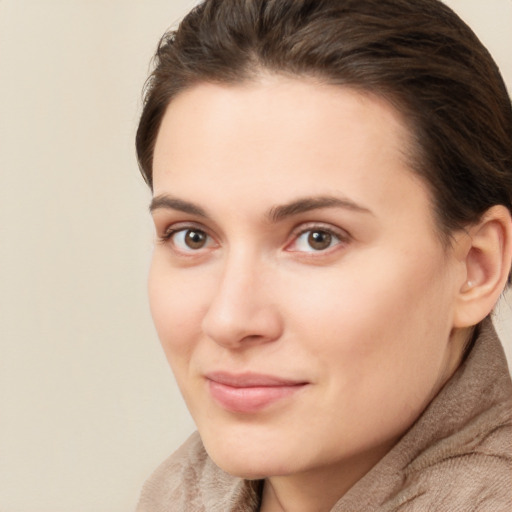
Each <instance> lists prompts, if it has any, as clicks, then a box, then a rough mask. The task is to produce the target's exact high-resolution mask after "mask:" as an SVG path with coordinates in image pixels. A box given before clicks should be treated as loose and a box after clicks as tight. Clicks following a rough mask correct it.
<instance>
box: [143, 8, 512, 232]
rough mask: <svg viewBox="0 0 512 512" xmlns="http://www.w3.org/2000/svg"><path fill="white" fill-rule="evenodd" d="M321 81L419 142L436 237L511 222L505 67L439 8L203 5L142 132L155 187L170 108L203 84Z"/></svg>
mask: <svg viewBox="0 0 512 512" xmlns="http://www.w3.org/2000/svg"><path fill="white" fill-rule="evenodd" d="M261 70H265V71H270V72H274V73H285V74H291V75H294V76H299V77H300V76H314V77H316V78H319V79H320V80H322V81H324V82H325V83H329V84H339V85H343V86H348V87H352V88H355V89H358V90H361V91H365V92H368V93H371V94H374V95H378V96H380V97H383V98H385V99H387V100H388V101H389V102H391V103H392V104H393V105H394V106H395V108H396V109H397V110H398V111H399V112H401V114H402V115H403V116H404V119H406V121H407V123H408V125H409V127H410V128H411V131H412V135H413V137H414V140H415V143H416V144H415V146H416V147H415V148H413V149H414V162H413V165H412V167H413V170H414V171H415V172H417V173H418V174H419V175H420V176H421V177H422V178H423V179H424V180H425V182H426V183H427V184H428V185H429V187H430V190H431V192H432V197H433V203H434V205H433V206H434V210H435V214H436V217H437V221H438V224H439V226H440V228H441V232H442V233H443V234H445V235H449V234H450V233H451V232H452V231H453V230H456V229H461V228H463V227H464V226H466V225H468V224H471V223H474V222H476V221H478V220H479V219H480V217H481V216H482V214H483V213H484V212H485V211H486V210H487V209H488V208H490V207H491V206H493V205H496V204H502V205H505V206H506V207H507V208H508V209H509V210H510V211H512V108H511V102H510V98H509V96H508V93H507V89H506V86H505V84H504V82H503V79H502V77H501V75H500V72H499V70H498V67H497V66H496V64H495V63H494V61H493V59H492V57H491V56H490V54H489V53H488V51H487V50H486V49H485V47H484V46H483V45H482V44H481V42H480V41H479V40H478V38H477V37H476V35H475V34H474V33H473V32H472V30H471V29H470V28H469V27H468V26H467V25H466V24H465V23H464V22H463V21H462V20H461V19H460V18H459V17H458V16H457V15H456V14H455V13H454V12H453V11H452V10H451V9H449V8H448V7H447V6H446V5H444V4H443V3H442V2H440V1H438V0H206V1H204V2H203V3H201V4H200V5H198V6H197V7H195V8H194V9H193V10H192V11H191V12H190V13H189V14H188V15H187V16H186V17H185V18H184V20H183V21H182V22H181V24H180V25H179V27H178V29H177V30H175V31H170V32H168V33H166V34H165V35H164V37H163V38H162V40H161V41H160V44H159V46H158V50H157V52H156V55H155V66H154V71H153V72H152V74H151V76H150V78H149V79H148V82H147V85H146V89H145V101H144V108H143V112H142V116H141V119H140V124H139V128H138V132H137V141H136V145H137V155H138V160H139V165H140V169H141V171H142V174H143V176H144V178H145V180H146V182H147V183H148V185H149V186H150V187H152V159H153V149H154V144H155V140H156V136H157V133H158V130H159V127H160V123H161V120H162V117H163V115H164V113H165V110H166V107H167V105H168V104H169V102H170V101H171V100H172V98H173V97H174V96H175V95H176V94H178V93H179V92H180V91H182V90H184V89H186V88H189V87H191V86H193V85H195V84H197V83H201V82H216V83H226V84H236V83H241V82H244V81H247V80H250V79H251V77H254V76H255V75H257V74H258V72H259V71H261Z"/></svg>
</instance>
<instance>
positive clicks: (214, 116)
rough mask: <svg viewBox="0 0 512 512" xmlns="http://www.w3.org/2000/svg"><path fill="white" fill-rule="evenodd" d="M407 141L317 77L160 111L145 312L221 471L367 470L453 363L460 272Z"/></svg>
mask: <svg viewBox="0 0 512 512" xmlns="http://www.w3.org/2000/svg"><path fill="white" fill-rule="evenodd" d="M408 146H409V143H408V133H407V130H406V128H405V127H404V125H403V123H402V122H401V119H400V117H399V116H398V115H397V114H396V113H395V111H394V110H393V109H392V108H391V107H390V106H389V105H388V104H387V103H385V102H384V101H381V100H378V99H376V98H372V97H369V96H364V95H362V94H359V93H357V92H354V91H352V90H350V89H344V88H341V87H335V86H328V85H320V84H316V83H313V82H312V81H306V80H299V79H296V80H294V79H288V78H282V77H281V78H280V77H266V78H264V79H261V81H259V82H257V83H248V84H245V85H237V86H221V85H208V84H201V85H198V86H195V87H194V88H192V89H189V90H187V91H185V92H183V93H181V94H180V95H178V96H177V97H176V98H175V99H174V100H173V101H172V102H171V104H170V106H169V108H168V110H167V112H166V114H165V117H164V119H163V123H162V126H161V128H160V131H159V134H158V139H157V142H156V147H155V153H154V198H153V203H152V213H153V217H154V222H155V226H156V232H157V237H158V239H159V241H158V242H157V243H156V246H155V249H154V255H153V261H152V267H151V272H150V280H149V294H150V302H151V310H152V315H153V318H154V322H155V325H156V329H157V331H158V334H159V337H160V340H161V342H162V345H163V348H164V351H165V353H166V355H167V358H168V360H169V363H170V365H171V367H172V369H173V371H174V374H175V376H176V379H177V382H178V384H179V387H180V389H181V391H182V393H183V396H184V398H185V400H186V403H187V405H188V408H189V409H190V412H191V414H192V416H193V418H194V420H195V422H196V424H197V427H198V430H199V432H200V434H201V437H202V439H203V442H204V444H205V446H206V449H207V451H208V452H209V454H210V456H211V457H212V458H213V460H214V461H215V462H216V463H217V464H218V465H220V466H221V467H222V468H223V469H225V470H226V471H228V472H231V473H233V474H237V475H240V476H245V477H250V478H259V477H262V476H271V475H289V474H295V473H301V472H308V471H315V470H321V469H322V468H326V467H330V468H334V467H337V466H339V467H340V468H341V467H342V466H343V465H344V464H345V463H348V462H349V461H350V463H352V464H362V466H365V467H366V466H368V467H369V466H371V465H373V464H374V463H375V462H376V461H377V460H378V459H379V458H380V457H381V456H382V455H383V454H384V453H385V451H387V450H388V449H389V448H390V446H391V445H392V444H393V443H394V442H396V440H397V438H398V437H399V436H400V435H401V434H402V433H403V432H404V431H405V430H406V429H407V428H408V427H409V426H410V425H411V423H412V422H413V421H414V420H415V419H416V418H417V417H418V415H419V414H420V413H421V411H422V410H423V409H424V408H425V406H426V405H427V404H428V402H429V401H430V400H431V399H432V397H433V395H434V394H435V393H436V392H437V391H438V390H439V388H440V387H441V385H442V384H443V383H444V382H445V381H446V379H447V378H448V377H449V376H450V374H451V373H452V372H453V371H454V369H455V367H456V365H457V364H458V361H459V356H460V348H459V347H458V345H456V344H455V343H454V341H453V339H452V336H451V334H452V327H453V326H452V318H453V314H454V308H455V299H454V297H455V296H456V293H457V291H458V290H459V288H460V286H461V280H463V277H462V273H463V271H462V263H461V262H460V261H459V260H458V259H457V257H456V256H455V254H454V251H452V250H447V249H445V248H444V247H443V246H442V244H441V243H440V239H439V236H438V233H437V232H436V226H435V224H434V220H433V215H432V209H431V204H430V200H429V193H428V191H427V188H426V187H425V185H424V184H423V183H422V181H421V180H420V179H418V178H417V177H415V175H414V174H413V173H412V172H411V171H410V169H409V168H408V165H407V163H406V157H405V153H406V152H407V150H408ZM366 469H368V468H366ZM364 471H365V470H363V472H364Z"/></svg>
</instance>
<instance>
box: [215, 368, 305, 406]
mask: <svg viewBox="0 0 512 512" xmlns="http://www.w3.org/2000/svg"><path fill="white" fill-rule="evenodd" d="M206 379H207V381H208V390H209V392H210V395H211V396H212V398H213V399H214V400H215V401H216V402H217V403H218V404H219V405H220V406H221V407H222V408H224V409H226V410H228V411H230V412H236V413H246V414H249V413H256V412H259V411H261V410H263V409H265V408H266V407H269V406H270V405H272V404H274V403H275V402H277V401H280V400H282V399H284V398H287V397H290V396H291V395H293V394H295V393H297V392H298V391H300V390H302V389H303V388H304V387H305V386H306V385H307V384H308V383H307V382H304V381H291V380H286V379H281V378H279V377H274V376H269V375H260V374H253V373H247V374H240V375H234V374H229V373H223V372H216V373H211V374H208V375H206Z"/></svg>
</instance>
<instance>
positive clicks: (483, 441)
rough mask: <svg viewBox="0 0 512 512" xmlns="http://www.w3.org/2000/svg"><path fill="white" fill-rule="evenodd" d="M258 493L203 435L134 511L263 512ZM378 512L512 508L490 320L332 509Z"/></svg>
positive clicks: (510, 432)
mask: <svg viewBox="0 0 512 512" xmlns="http://www.w3.org/2000/svg"><path fill="white" fill-rule="evenodd" d="M260 490H261V482H249V481H246V480H241V479H239V478H235V477H232V476H230V475H228V474H226V473H225V472H223V471H222V470H220V469H219V468H218V467H217V466H216V465H215V464H214V463H213V462H212V461H211V459H210V458H209V457H208V455H207V454H206V452H205V450H204V448H203V445H202V443H201V439H200V438H199V435H198V434H197V433H196V434H193V435H192V436H191V437H190V438H189V439H188V441H187V442H186V443H185V444H184V445H183V446H182V447H181V448H180V449H179V450H178V451H177V452H176V453H174V455H172V456H171V457H170V458H169V459H168V460H167V461H165V462H164V463H163V464H162V465H161V466H160V468H158V469H157V470H156V472H155V473H154V474H153V475H152V476H151V477H150V479H149V480H148V481H147V482H146V484H145V486H144V488H143V491H142V495H141V499H140V502H139V505H138V507H137V510H136V512H256V511H257V510H258V502H259V493H260ZM372 511H379V512H391V511H393V512H511V511H512V382H511V379H510V374H509V371H508V368H507V362H506V360H505V356H504V354H503V350H502V347H501V345H500V342H499V340H498V338H497V336H496V333H495V331H494V329H493V327H492V325H491V323H490V322H486V323H485V324H484V326H483V328H482V331H481V333H480V335H479V337H478V338H477V340H476V342H475V344H474V346H473V348H472V350H471V352H470V354H469V356H468V357H467V358H466V360H465V362H464V363H463V364H462V365H461V367H460V368H459V369H458V370H457V372H456V373H455V374H454V375H453V377H452V378H451V379H450V380H449V381H448V383H447V384H446V385H445V386H444V388H443V389H442V390H441V391H440V392H439V394H438V395H437V396H436V397H435V398H434V400H433V401H432V402H431V403H430V405H429V406H428V407H427V408H426V409H425V411H424V412H423V414H422V415H421V416H420V417H419V418H418V420H417V421H416V423H415V424H414V425H413V426H412V427H411V429H410V430H409V431H408V432H407V433H406V434H405V435H404V436H403V437H402V439H401V440H400V441H399V442H398V443H397V444H396V445H395V447H394V448H392V450H391V451H390V452H389V453H388V454H387V455H386V456H385V457H384V458H383V459H382V460H381V461H380V462H379V463H378V464H377V465H376V466H374V467H373V468H372V469H371V470H370V471H369V472H368V473H367V474H366V475H365V476H364V477H363V478H362V479H361V480H359V482H357V483H356V484H355V485H354V486H353V487H352V488H351V489H350V490H349V491H348V492H347V493H346V494H345V495H344V496H343V497H342V498H341V499H340V500H339V501H338V502H337V503H336V505H335V506H334V507H333V509H332V511H331V512H372Z"/></svg>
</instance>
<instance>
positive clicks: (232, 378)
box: [205, 371, 307, 388]
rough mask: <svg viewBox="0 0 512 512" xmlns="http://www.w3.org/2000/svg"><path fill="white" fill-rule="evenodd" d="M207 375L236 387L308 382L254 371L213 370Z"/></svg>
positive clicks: (218, 381)
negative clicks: (231, 371) (230, 371)
mask: <svg viewBox="0 0 512 512" xmlns="http://www.w3.org/2000/svg"><path fill="white" fill-rule="evenodd" d="M205 377H206V378H207V379H208V380H211V381H214V382H217V383H219V384H224V385H225V386H231V387H234V388H249V387H278V386H298V385H301V384H307V382H306V381H303V380H294V379H287V378H283V377H277V376H275V375H267V374H263V373H253V372H246V373H229V372H222V371H221V372H211V373H207V374H206V375H205Z"/></svg>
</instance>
